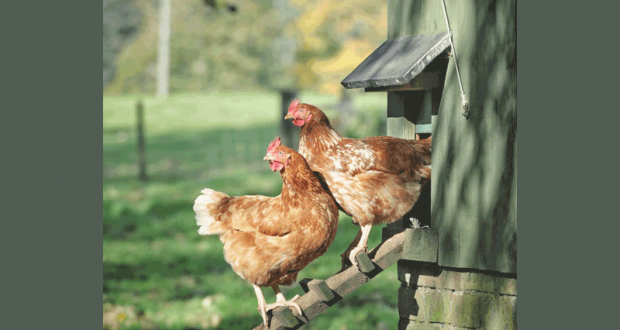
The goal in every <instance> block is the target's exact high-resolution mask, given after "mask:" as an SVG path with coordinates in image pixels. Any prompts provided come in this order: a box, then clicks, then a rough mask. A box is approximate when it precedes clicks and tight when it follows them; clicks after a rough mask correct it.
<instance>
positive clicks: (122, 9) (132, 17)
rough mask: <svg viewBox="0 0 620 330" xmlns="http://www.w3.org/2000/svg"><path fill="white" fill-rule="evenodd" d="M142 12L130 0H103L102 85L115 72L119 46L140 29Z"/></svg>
mask: <svg viewBox="0 0 620 330" xmlns="http://www.w3.org/2000/svg"><path fill="white" fill-rule="evenodd" d="M141 21H142V13H141V12H140V8H138V6H136V4H135V3H134V1H132V0H103V86H104V88H105V86H107V85H108V84H109V83H110V82H111V81H112V79H113V78H114V74H115V72H116V58H117V56H118V52H119V51H120V50H121V48H122V47H123V46H124V45H125V44H126V43H127V42H128V41H129V40H130V39H131V38H132V37H134V36H135V35H137V33H138V31H139V30H140V22H141Z"/></svg>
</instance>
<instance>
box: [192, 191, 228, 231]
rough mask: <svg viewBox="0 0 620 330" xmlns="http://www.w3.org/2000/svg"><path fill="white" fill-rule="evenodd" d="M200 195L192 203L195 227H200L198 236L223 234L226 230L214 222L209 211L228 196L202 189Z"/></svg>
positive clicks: (220, 224) (217, 222)
mask: <svg viewBox="0 0 620 330" xmlns="http://www.w3.org/2000/svg"><path fill="white" fill-rule="evenodd" d="M201 193H202V194H201V195H200V196H198V198H196V201H194V212H195V213H196V225H197V226H199V227H200V228H199V229H198V234H200V235H220V234H223V233H224V231H225V230H226V228H225V227H224V224H223V223H221V222H219V221H216V220H215V218H214V217H213V216H212V215H211V210H213V209H214V208H215V207H216V206H217V204H219V202H220V201H221V200H222V199H223V198H226V197H228V195H226V194H224V193H222V192H218V191H215V190H213V189H208V188H205V189H203V190H202V191H201Z"/></svg>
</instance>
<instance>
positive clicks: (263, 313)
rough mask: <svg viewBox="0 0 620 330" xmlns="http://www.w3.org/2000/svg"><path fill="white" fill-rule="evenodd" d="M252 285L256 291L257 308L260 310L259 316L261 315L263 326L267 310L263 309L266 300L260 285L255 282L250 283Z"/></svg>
mask: <svg viewBox="0 0 620 330" xmlns="http://www.w3.org/2000/svg"><path fill="white" fill-rule="evenodd" d="M252 286H253V287H254V292H255V293H256V299H257V300H258V310H259V311H260V316H262V317H263V324H264V325H265V327H268V325H267V310H266V309H265V305H267V302H266V301H265V297H264V296H263V291H261V289H260V287H259V286H258V285H256V284H252Z"/></svg>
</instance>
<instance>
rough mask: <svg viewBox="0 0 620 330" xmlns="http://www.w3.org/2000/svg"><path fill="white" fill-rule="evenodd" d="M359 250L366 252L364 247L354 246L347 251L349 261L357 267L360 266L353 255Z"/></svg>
mask: <svg viewBox="0 0 620 330" xmlns="http://www.w3.org/2000/svg"><path fill="white" fill-rule="evenodd" d="M360 252H366V249H365V248H363V247H359V246H356V247H355V248H353V249H352V250H351V252H350V253H349V261H351V264H353V266H355V267H356V268H357V269H360V266H359V264H358V263H357V260H355V256H356V255H357V254H358V253H360Z"/></svg>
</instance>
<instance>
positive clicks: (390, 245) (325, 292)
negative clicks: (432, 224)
mask: <svg viewBox="0 0 620 330" xmlns="http://www.w3.org/2000/svg"><path fill="white" fill-rule="evenodd" d="M404 242H405V233H403V232H401V233H398V234H395V235H394V236H392V237H390V238H389V239H387V240H386V241H383V242H382V243H381V244H379V245H378V246H377V247H375V248H374V249H373V250H372V251H370V253H368V257H369V259H370V261H371V264H372V266H373V268H371V271H370V272H367V273H362V272H360V271H359V270H358V269H357V268H356V267H349V268H347V269H345V270H343V271H342V272H340V273H337V274H335V275H333V276H331V277H330V278H328V279H326V280H325V281H322V280H312V279H304V280H302V281H300V282H299V284H300V285H301V287H302V288H303V289H304V291H306V294H304V295H303V296H301V297H299V299H297V300H296V301H295V302H296V303H298V304H299V306H300V307H301V309H302V312H303V315H299V314H297V312H295V313H294V312H292V311H291V310H290V309H289V308H286V307H278V308H276V309H275V310H273V312H272V313H270V314H272V315H273V317H271V318H270V320H269V325H270V326H269V328H266V327H265V326H263V325H262V324H261V325H260V326H258V327H256V328H254V330H267V329H269V330H275V329H277V330H282V329H299V328H300V327H301V326H303V325H304V324H306V323H308V322H309V321H310V320H312V319H314V318H315V317H317V316H318V315H319V314H321V313H323V312H325V311H326V310H327V309H328V308H329V307H330V306H332V305H334V304H335V303H337V302H339V301H340V300H342V299H343V298H344V297H345V296H347V295H348V294H349V293H351V292H353V291H355V290H357V289H358V288H359V287H361V286H362V285H364V283H366V282H368V281H369V280H370V279H372V278H374V277H375V276H377V274H379V273H380V272H382V271H383V270H384V269H386V268H388V267H390V266H391V265H392V264H394V263H396V261H398V260H399V259H400V258H401V256H402V253H403V246H404ZM358 256H359V255H358ZM362 259H364V257H362ZM358 261H359V259H358ZM367 266H368V265H367Z"/></svg>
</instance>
